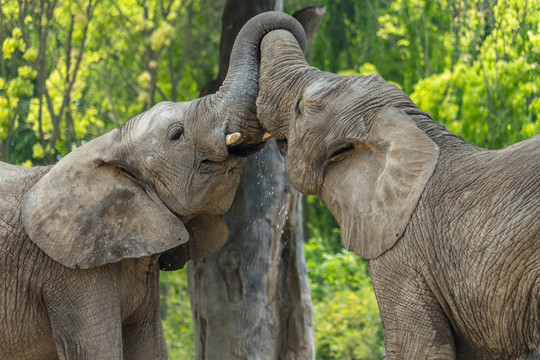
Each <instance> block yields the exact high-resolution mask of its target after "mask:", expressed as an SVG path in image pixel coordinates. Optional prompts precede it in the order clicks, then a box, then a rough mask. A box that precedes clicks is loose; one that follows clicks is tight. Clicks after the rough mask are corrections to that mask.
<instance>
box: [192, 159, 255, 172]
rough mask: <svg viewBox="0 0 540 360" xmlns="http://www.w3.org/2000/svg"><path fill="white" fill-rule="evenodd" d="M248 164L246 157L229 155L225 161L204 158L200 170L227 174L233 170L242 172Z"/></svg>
mask: <svg viewBox="0 0 540 360" xmlns="http://www.w3.org/2000/svg"><path fill="white" fill-rule="evenodd" d="M246 165H247V159H246V157H243V156H242V157H241V156H229V157H228V159H227V160H225V161H220V162H216V161H212V160H203V161H201V163H200V165H199V172H200V173H205V174H216V175H219V174H227V173H231V172H240V171H242V170H244V168H245V167H246Z"/></svg>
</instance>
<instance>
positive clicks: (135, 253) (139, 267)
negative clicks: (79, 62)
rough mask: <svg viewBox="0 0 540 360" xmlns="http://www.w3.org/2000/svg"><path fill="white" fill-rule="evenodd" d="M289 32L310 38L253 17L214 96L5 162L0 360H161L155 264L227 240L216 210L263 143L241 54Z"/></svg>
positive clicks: (225, 204)
mask: <svg viewBox="0 0 540 360" xmlns="http://www.w3.org/2000/svg"><path fill="white" fill-rule="evenodd" d="M282 25H283V28H284V29H287V30H288V31H291V32H293V33H297V34H298V39H297V40H298V41H299V42H305V34H304V33H303V30H302V29H301V27H300V28H299V29H298V28H295V27H292V28H291V27H290V26H288V25H287V24H282V22H280V20H279V17H278V18H277V19H276V18H270V19H267V20H266V21H265V22H256V23H252V26H251V27H246V28H244V30H243V32H241V33H240V34H239V35H238V38H237V40H236V42H235V45H234V49H233V52H232V55H231V66H230V68H229V71H228V74H227V76H226V79H225V81H224V83H223V85H222V86H221V88H220V89H219V91H218V92H217V93H216V94H213V95H209V96H206V97H202V98H199V99H196V100H193V101H190V102H180V103H175V102H162V103H159V104H157V105H155V106H154V107H152V108H151V109H149V110H148V111H145V112H143V113H141V114H139V115H137V116H135V117H133V118H132V119H130V120H129V121H127V122H126V123H125V124H124V125H123V126H122V127H121V128H119V129H115V130H112V131H111V132H109V133H106V134H105V135H102V136H101V137H98V138H96V139H94V140H91V141H89V142H87V143H86V144H84V145H82V146H80V147H79V148H77V149H75V150H74V151H72V152H71V153H70V154H68V155H66V156H65V157H63V158H62V159H61V160H59V162H58V163H56V164H55V165H53V166H42V167H30V168H27V167H19V166H15V165H10V164H6V163H0V294H1V296H0V322H1V323H2V327H0V339H2V341H0V358H1V359H10V360H26V359H32V360H49V359H51V360H52V359H59V358H60V359H86V360H88V359H90V360H91V359H96V360H97V359H99V360H107V359H130V360H136V359H145V360H147V359H166V358H167V350H166V345H165V341H164V338H163V331H162V327H161V322H160V318H159V270H160V268H161V269H164V270H174V269H177V268H179V267H182V266H183V265H184V263H185V262H186V261H188V260H190V259H199V258H201V257H203V256H205V255H207V254H209V253H210V252H212V251H215V250H217V249H218V248H219V247H220V246H221V245H222V244H223V243H224V242H225V241H226V239H227V227H226V225H225V223H224V221H223V219H222V216H221V215H222V214H223V213H224V212H225V211H226V210H227V209H228V208H229V206H230V205H231V202H232V200H233V197H234V193H235V191H236V187H237V185H238V183H239V180H240V175H241V172H242V170H243V168H244V167H245V165H246V156H247V155H249V154H251V153H253V152H255V151H257V150H259V149H261V148H262V146H264V143H265V140H266V137H267V134H265V133H264V132H263V131H262V128H261V127H260V125H259V122H258V120H257V119H256V110H255V101H256V95H257V92H258V82H257V77H255V78H252V77H249V76H246V74H251V73H252V71H251V70H250V71H247V69H251V68H258V63H256V64H253V63H250V62H246V61H245V60H246V56H245V54H247V53H251V52H253V49H258V47H259V43H258V42H253V41H252V39H253V37H255V38H258V39H259V40H260V38H262V35H263V34H264V33H266V32H268V31H270V30H272V29H274V28H276V26H277V27H280V26H282ZM255 70H257V69H255ZM257 71H258V70H257ZM231 129H234V131H233V130H231Z"/></svg>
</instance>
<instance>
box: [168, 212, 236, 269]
mask: <svg viewBox="0 0 540 360" xmlns="http://www.w3.org/2000/svg"><path fill="white" fill-rule="evenodd" d="M186 228H187V231H188V233H189V241H188V242H187V243H185V244H182V245H180V246H177V247H175V248H174V249H170V250H167V251H165V252H164V253H163V254H161V255H160V257H159V267H160V269H161V270H166V271H170V270H178V269H181V268H183V267H184V265H185V264H186V262H188V261H189V260H199V259H201V258H203V257H205V256H208V255H210V254H211V253H213V252H214V251H217V250H218V249H219V248H221V247H222V246H223V245H224V244H225V243H226V242H227V239H228V237H229V230H228V229H227V225H226V224H225V220H223V216H221V215H210V214H201V215H199V216H196V217H195V218H193V219H191V220H190V221H188V222H187V223H186Z"/></svg>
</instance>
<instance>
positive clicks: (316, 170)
mask: <svg viewBox="0 0 540 360" xmlns="http://www.w3.org/2000/svg"><path fill="white" fill-rule="evenodd" d="M289 21H291V22H293V21H294V19H292V18H290V19H289ZM252 56H253V57H254V58H255V57H257V58H260V68H259V93H258V97H257V102H256V106H257V114H258V118H259V120H260V122H261V126H262V128H263V129H265V130H266V131H268V132H269V133H270V134H271V135H273V136H274V138H275V139H276V141H277V143H278V147H279V149H280V151H281V153H282V155H283V157H284V160H285V164H286V167H287V172H288V175H289V177H290V181H291V184H292V185H293V186H294V187H295V188H296V189H297V190H299V191H300V192H302V193H304V194H310V195H317V196H318V197H319V198H320V199H321V201H322V202H323V204H324V205H325V206H326V207H327V209H328V210H329V211H330V212H331V213H332V214H333V215H334V217H335V218H336V221H337V223H338V225H339V226H340V228H341V230H342V243H343V245H344V246H345V247H346V248H347V249H348V250H350V251H352V252H354V253H355V254H357V255H359V256H360V257H363V258H365V259H367V261H368V268H369V273H370V277H371V279H372V283H373V288H374V291H375V296H376V298H377V302H378V305H379V308H380V314H381V319H382V324H383V332H384V340H385V348H386V357H387V358H389V359H403V358H407V359H428V358H429V359H455V358H457V359H540V221H539V219H540V191H539V190H538V189H539V188H540V136H535V137H533V138H530V139H527V140H524V141H521V142H519V143H516V144H514V145H511V146H509V147H506V148H504V149H500V150H488V149H483V148H480V147H477V146H474V145H472V144H470V143H468V142H467V141H465V140H464V139H463V138H461V137H460V136H457V135H455V134H453V133H451V132H450V131H448V130H447V129H446V128H445V127H444V126H443V125H441V124H440V123H438V122H437V121H435V120H434V119H432V118H431V117H430V115H429V114H427V113H425V112H423V111H421V110H420V109H419V108H418V107H417V106H416V105H415V104H414V103H413V102H412V100H411V99H410V98H409V97H408V96H407V95H406V94H405V93H404V92H403V91H402V90H400V89H399V88H398V87H397V86H395V85H392V84H390V83H388V82H386V81H385V80H383V79H382V78H381V77H380V76H378V75H376V74H373V75H366V76H338V75H336V74H332V73H328V72H324V71H321V70H319V69H317V68H315V67H311V66H309V65H308V63H307V62H306V60H305V57H304V54H303V53H302V50H301V49H300V47H299V46H298V44H297V42H296V40H295V38H294V37H293V36H292V35H291V34H290V33H289V32H287V31H284V30H275V31H272V32H270V33H268V34H267V35H265V37H264V38H263V40H262V42H261V47H260V51H259V52H256V53H254V54H252Z"/></svg>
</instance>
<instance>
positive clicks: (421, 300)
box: [370, 261, 456, 359]
mask: <svg viewBox="0 0 540 360" xmlns="http://www.w3.org/2000/svg"><path fill="white" fill-rule="evenodd" d="M394 263H395V262H394ZM388 268H389V266H388V263H386V264H385V263H383V262H376V261H371V262H370V273H371V274H372V283H373V289H374V290H375V295H376V297H377V302H378V304H379V309H380V313H381V319H382V323H383V331H384V341H385V346H386V358H387V359H455V358H456V350H455V346H454V345H455V344H454V335H453V333H452V327H451V324H450V321H449V320H448V318H447V316H446V314H445V312H444V311H443V308H442V307H441V305H440V304H439V302H438V301H437V298H436V297H435V296H434V294H433V292H432V291H431V289H430V288H429V286H428V284H427V283H426V280H425V278H424V276H422V275H421V274H420V273H418V272H417V271H416V270H415V269H413V268H409V267H402V268H400V272H397V271H392V272H388ZM383 270H386V271H383ZM393 270H394V269H393ZM374 274H377V275H374ZM383 274H384V275H383ZM396 278H399V281H396Z"/></svg>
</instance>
